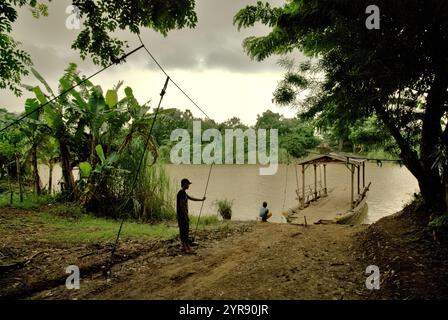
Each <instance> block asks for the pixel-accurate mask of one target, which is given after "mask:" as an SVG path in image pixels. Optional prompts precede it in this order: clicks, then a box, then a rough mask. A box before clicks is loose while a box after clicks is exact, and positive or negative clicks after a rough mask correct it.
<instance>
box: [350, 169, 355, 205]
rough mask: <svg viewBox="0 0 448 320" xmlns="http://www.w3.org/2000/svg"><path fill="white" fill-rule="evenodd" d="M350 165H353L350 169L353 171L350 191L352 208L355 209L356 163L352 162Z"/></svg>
mask: <svg viewBox="0 0 448 320" xmlns="http://www.w3.org/2000/svg"><path fill="white" fill-rule="evenodd" d="M350 167H351V170H350V171H351V175H352V181H351V182H352V183H351V192H350V208H351V209H353V208H354V202H353V200H354V198H353V195H354V184H355V165H354V164H352V165H351V166H350Z"/></svg>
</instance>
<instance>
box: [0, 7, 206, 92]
mask: <svg viewBox="0 0 448 320" xmlns="http://www.w3.org/2000/svg"><path fill="white" fill-rule="evenodd" d="M50 1H51V0H48V2H50ZM72 4H73V5H75V6H76V7H77V8H78V9H79V16H80V18H81V21H82V24H83V26H82V30H81V31H80V33H79V35H78V37H77V38H76V40H75V41H74V43H73V44H72V48H73V49H76V50H79V51H80V55H81V57H82V58H83V59H85V58H86V57H88V56H89V57H91V58H92V60H93V62H94V63H95V64H101V65H103V66H105V65H108V64H110V63H111V62H116V61H118V58H119V57H120V56H122V55H123V53H124V47H125V46H126V41H124V40H120V39H118V38H116V37H114V36H113V33H114V32H115V31H118V30H129V31H130V32H132V33H137V34H138V33H139V29H140V28H151V29H153V30H155V31H157V32H160V33H162V34H163V35H167V33H168V31H170V30H172V29H180V28H184V27H190V28H193V27H195V26H196V23H197V16H196V13H195V11H194V9H195V1H194V0H147V1H135V0H116V1H109V0H97V1H94V0H73V1H72ZM24 6H28V7H30V8H31V11H32V15H33V16H34V17H35V18H39V17H40V16H47V15H48V5H47V4H46V3H43V2H38V1H37V0H3V1H0V56H1V57H2V58H1V62H0V89H9V90H11V91H12V92H14V94H16V95H20V94H21V88H20V82H21V78H22V77H23V76H26V75H27V74H28V67H29V66H30V65H31V64H32V61H31V57H30V55H29V54H28V53H27V52H25V51H23V50H21V49H20V48H19V45H20V43H18V42H16V41H15V40H14V39H13V37H11V35H10V34H11V31H12V24H13V23H14V22H15V21H16V20H17V9H18V8H19V7H24Z"/></svg>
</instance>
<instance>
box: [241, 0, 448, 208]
mask: <svg viewBox="0 0 448 320" xmlns="http://www.w3.org/2000/svg"><path fill="white" fill-rule="evenodd" d="M370 4H371V2H370V1H364V0H360V1H351V0H334V1H328V0H310V1H305V0H289V1H287V2H286V3H285V4H284V5H283V6H282V7H280V8H272V7H271V6H270V5H269V4H263V3H261V2H258V3H257V5H255V6H248V7H246V8H244V9H242V10H241V11H240V12H238V13H237V15H236V16H235V24H236V25H237V26H238V28H242V27H251V26H253V25H254V24H255V23H256V22H261V23H263V24H265V25H268V26H270V27H272V31H271V32H270V33H269V34H268V35H266V36H262V37H249V38H247V39H246V40H245V41H244V47H245V49H246V50H247V52H248V54H249V55H250V56H251V57H252V58H254V59H257V60H263V59H265V58H266V57H268V56H270V55H272V54H284V53H287V52H291V51H292V50H294V49H299V50H300V51H302V52H304V53H305V54H306V55H308V56H310V57H314V58H318V66H319V68H320V69H321V72H322V74H323V79H322V81H321V84H320V86H319V92H317V93H316V94H314V95H313V96H312V97H310V99H307V102H310V103H308V104H303V106H304V107H305V110H304V111H306V112H310V113H311V114H314V115H320V114H322V113H323V114H325V115H326V117H327V119H329V120H331V119H335V118H342V119H346V121H344V123H345V124H347V123H349V122H351V121H356V120H357V119H362V118H366V117H369V116H371V115H373V114H375V115H377V116H378V118H379V119H380V120H381V121H382V123H383V124H384V125H385V127H386V128H387V129H388V130H389V132H390V133H391V135H392V136H393V137H394V139H395V141H396V143H397V145H398V147H399V149H400V156H401V158H402V159H403V162H404V164H405V165H406V166H407V167H408V169H409V170H410V171H411V172H412V173H413V174H414V176H415V177H416V178H417V180H418V182H419V185H420V190H421V192H422V196H423V198H424V199H425V203H426V204H427V205H429V206H431V207H432V208H433V209H435V211H437V212H442V211H445V210H446V207H447V206H446V184H447V182H448V181H447V180H448V169H447V166H446V163H447V161H446V159H443V155H444V154H446V148H447V145H448V131H447V128H446V125H445V124H444V123H445V122H444V119H446V116H447V111H448V93H447V88H448V77H447V76H446V74H447V72H448V56H447V55H446V52H447V49H448V2H446V1H440V0H428V1H423V0H396V1H386V0H379V1H376V3H375V4H376V5H377V6H378V7H379V9H380V29H379V30H375V29H374V30H369V29H368V28H367V27H366V19H367V18H368V15H367V14H366V8H367V7H368V6H369V5H370ZM299 74H300V75H301V76H305V78H306V72H305V74H304V73H303V72H302V73H300V72H299ZM299 80H300V79H299ZM285 93H286V94H287V95H289V100H290V101H294V100H296V98H297V96H296V91H294V90H289V91H288V90H287V91H285ZM287 98H288V97H287ZM415 141H417V143H415Z"/></svg>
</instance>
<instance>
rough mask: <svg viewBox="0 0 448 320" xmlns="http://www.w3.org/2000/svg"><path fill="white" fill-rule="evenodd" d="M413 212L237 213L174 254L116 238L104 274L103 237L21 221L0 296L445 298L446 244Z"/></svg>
mask: <svg viewBox="0 0 448 320" xmlns="http://www.w3.org/2000/svg"><path fill="white" fill-rule="evenodd" d="M10 214H14V215H17V214H22V215H24V219H25V220H26V214H27V213H26V211H23V210H12V211H11V210H9V211H8V212H4V211H3V213H1V214H0V220H1V223H7V222H8V215H10ZM411 218H412V217H411V216H410V215H409V214H407V215H406V214H401V215H396V216H394V217H390V218H386V219H382V220H381V221H379V222H378V223H376V224H374V225H372V226H347V225H335V224H327V225H309V226H308V227H304V226H297V225H287V224H274V223H261V222H235V223H232V224H231V225H230V226H228V227H225V228H214V229H210V230H206V231H201V232H200V233H199V234H198V236H197V241H198V242H199V246H198V247H197V248H196V249H195V250H196V255H185V254H182V252H181V251H180V248H179V245H178V242H177V240H145V241H140V240H129V241H123V242H120V246H119V249H118V251H117V254H116V259H115V261H114V265H113V267H112V269H111V274H109V275H107V274H105V272H104V270H105V266H106V264H107V261H108V259H109V257H110V250H111V246H112V244H111V243H92V244H89V245H79V246H68V245H64V244H58V245H55V244H49V243H44V242H40V241H38V240H37V239H38V237H36V235H38V233H39V230H31V229H27V228H26V227H24V228H21V229H20V230H22V231H20V232H19V231H18V232H15V233H16V236H15V237H6V238H5V237H3V239H2V242H1V245H0V259H6V258H5V257H7V258H8V259H9V260H8V261H12V260H14V259H16V260H17V261H18V262H21V263H22V264H20V263H19V265H17V266H16V269H10V270H7V271H5V270H1V269H0V298H2V299H8V298H9V299H11V298H12V299H16V298H21V299H263V300H264V299H338V300H339V299H411V298H446V297H447V290H446V288H448V286H447V284H448V282H447V272H446V271H447V267H448V266H447V262H446V260H447V259H446V257H447V255H446V253H447V250H446V247H445V246H443V245H440V244H438V243H436V242H434V241H432V240H431V237H430V236H429V235H428V234H427V233H425V232H420V231H419V232H420V233H418V232H417V230H421V228H420V227H419V226H418V225H414V224H413V223H411V221H413V220H412V219H411ZM24 225H26V224H24ZM34 229H35V228H34ZM428 248H430V249H431V250H428ZM12 257H14V259H12ZM71 264H75V265H78V266H79V267H80V269H81V288H80V289H79V290H68V289H67V288H66V287H65V279H66V277H67V276H68V275H67V274H65V267H66V266H68V265H71ZM368 265H378V267H379V268H380V271H381V288H380V290H368V289H367V288H366V286H365V280H366V277H367V275H366V274H365V269H366V267H367V266H368Z"/></svg>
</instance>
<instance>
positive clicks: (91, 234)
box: [0, 196, 226, 243]
mask: <svg viewBox="0 0 448 320" xmlns="http://www.w3.org/2000/svg"><path fill="white" fill-rule="evenodd" d="M36 198H37V199H42V196H40V197H36ZM24 203H29V202H24ZM15 207H18V208H24V207H23V204H18V206H15ZM33 208H34V207H33ZM26 209H28V208H26ZM196 223H197V217H191V219H190V228H191V229H193V227H194V228H196ZM119 227H120V221H118V220H116V219H111V218H100V217H95V216H93V215H92V214H89V213H88V212H86V211H85V209H83V208H82V207H80V206H79V205H77V204H75V203H67V204H53V205H47V206H45V207H40V209H39V210H35V211H33V212H32V213H26V214H20V215H16V216H13V217H9V218H8V220H7V222H6V223H2V224H1V225H0V231H1V232H5V233H8V232H14V228H20V229H21V231H23V228H33V230H39V235H38V236H39V240H41V241H49V242H54V243H85V242H100V241H107V242H112V241H114V240H115V237H116V235H117V231H118V229H119ZM210 227H212V228H222V227H226V223H225V222H220V221H219V220H218V218H217V217H216V216H204V217H201V219H200V221H199V225H198V229H199V230H202V229H205V228H210ZM178 234H179V230H178V227H177V224H176V223H175V222H174V221H168V222H161V223H152V224H147V223H139V222H133V221H128V222H126V223H125V224H124V225H123V230H122V233H121V238H122V239H133V238H135V239H137V238H138V239H145V238H148V239H149V238H159V239H173V238H176V237H177V236H178Z"/></svg>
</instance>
